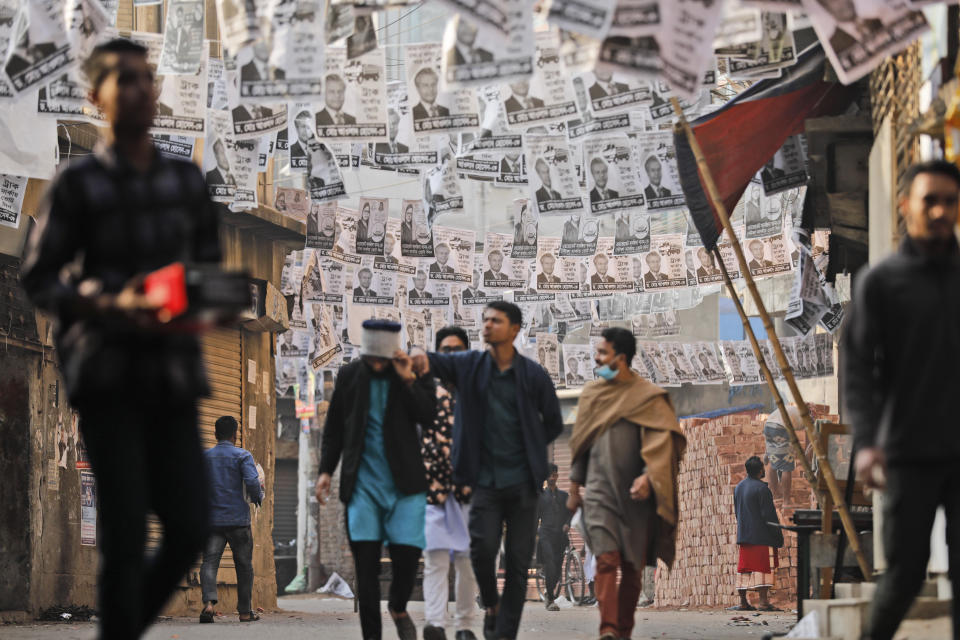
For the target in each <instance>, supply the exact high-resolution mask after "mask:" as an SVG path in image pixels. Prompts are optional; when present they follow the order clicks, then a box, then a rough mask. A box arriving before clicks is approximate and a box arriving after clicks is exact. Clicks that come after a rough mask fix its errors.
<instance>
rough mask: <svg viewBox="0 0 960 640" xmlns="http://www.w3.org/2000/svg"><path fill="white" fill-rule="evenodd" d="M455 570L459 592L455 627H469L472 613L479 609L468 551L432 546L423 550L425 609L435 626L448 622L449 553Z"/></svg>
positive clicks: (428, 618) (442, 625)
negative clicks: (433, 547) (428, 549)
mask: <svg viewBox="0 0 960 640" xmlns="http://www.w3.org/2000/svg"><path fill="white" fill-rule="evenodd" d="M451 555H452V556H453V566H454V570H455V571H456V574H457V577H456V583H455V590H456V595H457V603H456V616H455V618H454V624H455V625H456V630H457V631H461V630H463V629H469V628H470V624H471V623H472V622H473V614H474V611H476V609H477V604H476V598H477V581H476V579H475V578H474V577H473V566H471V564H470V552H469V551H449V550H447V549H431V550H430V551H424V552H423V613H424V617H425V618H426V620H427V624H428V625H430V626H432V627H445V626H446V622H447V597H448V594H449V588H448V583H447V576H448V575H449V574H450V556H451Z"/></svg>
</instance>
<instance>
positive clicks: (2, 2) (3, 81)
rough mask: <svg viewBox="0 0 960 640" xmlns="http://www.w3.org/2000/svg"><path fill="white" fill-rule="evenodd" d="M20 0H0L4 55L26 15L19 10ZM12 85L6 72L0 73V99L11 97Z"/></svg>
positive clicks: (0, 31)
mask: <svg viewBox="0 0 960 640" xmlns="http://www.w3.org/2000/svg"><path fill="white" fill-rule="evenodd" d="M20 4H21V3H20V0H0V51H3V52H4V56H5V55H6V54H7V53H8V52H9V51H10V43H11V42H12V41H13V39H14V37H15V36H17V35H19V33H20V29H21V27H22V25H23V23H24V22H25V21H26V19H27V16H26V14H25V13H24V12H22V11H20ZM13 96H14V92H13V87H12V86H11V85H10V80H9V78H8V77H7V76H6V74H3V73H0V99H4V98H12V97H13Z"/></svg>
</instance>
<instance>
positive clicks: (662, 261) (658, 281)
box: [643, 234, 687, 292]
mask: <svg viewBox="0 0 960 640" xmlns="http://www.w3.org/2000/svg"><path fill="white" fill-rule="evenodd" d="M683 245H684V243H683V235H682V234H669V235H660V236H653V237H651V239H650V251H648V252H647V253H646V254H644V255H643V287H644V290H645V291H647V292H653V291H657V290H660V289H675V288H678V287H685V286H687V275H686V271H687V269H686V264H685V262H684V257H683Z"/></svg>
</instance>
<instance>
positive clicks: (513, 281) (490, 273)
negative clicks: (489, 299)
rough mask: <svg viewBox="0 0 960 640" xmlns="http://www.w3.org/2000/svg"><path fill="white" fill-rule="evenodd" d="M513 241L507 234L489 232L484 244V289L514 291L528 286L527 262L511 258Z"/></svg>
mask: <svg viewBox="0 0 960 640" xmlns="http://www.w3.org/2000/svg"><path fill="white" fill-rule="evenodd" d="M512 241H513V239H512V238H511V237H510V235H508V234H506V233H494V232H492V231H491V232H487V235H486V238H485V239H484V243H483V264H482V267H483V280H482V282H483V286H484V288H486V289H493V290H504V289H506V290H512V289H522V288H524V287H525V286H526V285H527V275H528V274H527V269H526V263H527V260H526V259H522V258H512V257H510V256H511V250H512V244H511V243H512Z"/></svg>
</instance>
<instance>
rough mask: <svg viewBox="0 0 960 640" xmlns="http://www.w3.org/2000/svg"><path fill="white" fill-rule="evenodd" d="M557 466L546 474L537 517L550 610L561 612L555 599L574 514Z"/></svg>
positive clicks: (540, 556)
mask: <svg viewBox="0 0 960 640" xmlns="http://www.w3.org/2000/svg"><path fill="white" fill-rule="evenodd" d="M557 478H558V472H557V465H555V464H551V465H550V475H549V476H547V488H546V489H545V490H544V492H543V493H541V494H540V500H539V501H538V502H537V520H538V521H539V522H540V529H539V531H538V533H539V535H540V543H539V548H538V549H537V558H538V559H539V560H540V564H541V565H543V577H544V581H545V582H546V585H545V586H546V589H547V603H546V604H547V611H560V607H559V606H558V605H557V603H556V602H554V600H556V598H557V596H558V595H559V594H558V593H557V592H556V589H557V583H558V582H560V572H561V571H562V569H563V552H564V550H566V548H567V532H569V531H570V517H571V516H572V515H573V513H572V512H571V511H569V510H567V498H568V497H569V496H568V495H567V492H566V491H561V490H560V488H559V487H557Z"/></svg>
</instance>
